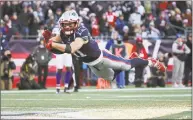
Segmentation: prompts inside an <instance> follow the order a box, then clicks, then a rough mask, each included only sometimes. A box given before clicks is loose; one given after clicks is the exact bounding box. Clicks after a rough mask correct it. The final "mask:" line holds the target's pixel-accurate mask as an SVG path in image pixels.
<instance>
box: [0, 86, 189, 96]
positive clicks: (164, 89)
mask: <svg viewBox="0 0 193 120" xmlns="http://www.w3.org/2000/svg"><path fill="white" fill-rule="evenodd" d="M191 89H192V88H190V87H188V88H125V89H80V90H79V92H115V91H126V92H128V91H168V90H191ZM41 92H42V93H44V92H46V93H55V92H56V90H54V89H53V90H10V91H1V94H2V93H41Z"/></svg>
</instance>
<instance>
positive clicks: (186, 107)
mask: <svg viewBox="0 0 193 120" xmlns="http://www.w3.org/2000/svg"><path fill="white" fill-rule="evenodd" d="M191 91H192V89H191V88H181V89H180V88H177V89H174V88H138V89H137V88H126V89H106V90H96V89H93V88H91V89H87V88H83V89H81V90H80V91H79V92H78V93H71V94H64V93H60V94H56V93H55V89H48V90H29V91H18V90H13V91H2V92H1V118H5V119H12V118H15V119H20V118H21V119H28V118H29V119H43V118H45V119H70V118H72V119H73V118H76V119H77V118H81V119H105V118H108V119H192V115H191V113H192V109H191V108H192V92H191Z"/></svg>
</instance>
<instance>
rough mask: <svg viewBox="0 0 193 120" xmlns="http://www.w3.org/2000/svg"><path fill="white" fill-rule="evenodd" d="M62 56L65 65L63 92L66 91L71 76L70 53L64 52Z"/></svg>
mask: <svg viewBox="0 0 193 120" xmlns="http://www.w3.org/2000/svg"><path fill="white" fill-rule="evenodd" d="M63 57H64V66H65V67H66V74H65V82H64V84H65V86H64V92H67V89H68V85H69V82H70V80H71V78H72V56H71V54H67V53H65V54H64V56H63Z"/></svg>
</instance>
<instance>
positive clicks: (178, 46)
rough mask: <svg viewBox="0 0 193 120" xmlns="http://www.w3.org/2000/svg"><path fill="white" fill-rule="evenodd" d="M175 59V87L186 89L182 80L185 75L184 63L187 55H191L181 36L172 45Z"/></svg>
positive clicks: (173, 76)
mask: <svg viewBox="0 0 193 120" xmlns="http://www.w3.org/2000/svg"><path fill="white" fill-rule="evenodd" d="M172 52H173V54H174V57H173V73H172V80H173V87H184V85H183V84H182V78H183V75H184V61H185V59H186V55H187V54H189V53H190V49H189V48H188V47H187V45H186V44H185V43H184V39H183V38H182V36H181V35H180V34H178V35H177V39H176V41H174V43H173V45H172Z"/></svg>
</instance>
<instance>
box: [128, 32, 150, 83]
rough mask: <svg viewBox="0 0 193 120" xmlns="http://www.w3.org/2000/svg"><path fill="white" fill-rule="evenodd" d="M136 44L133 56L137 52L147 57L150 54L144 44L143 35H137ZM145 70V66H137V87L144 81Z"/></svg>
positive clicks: (141, 56) (140, 55) (132, 52)
mask: <svg viewBox="0 0 193 120" xmlns="http://www.w3.org/2000/svg"><path fill="white" fill-rule="evenodd" d="M135 42H136V44H134V45H133V48H132V50H131V57H133V56H132V54H137V56H138V57H140V58H143V59H147V57H148V55H147V52H146V50H145V48H144V46H143V39H142V37H141V36H137V38H136V41H135ZM143 70H144V67H135V82H134V83H135V87H141V85H142V83H143V80H142V78H143Z"/></svg>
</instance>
